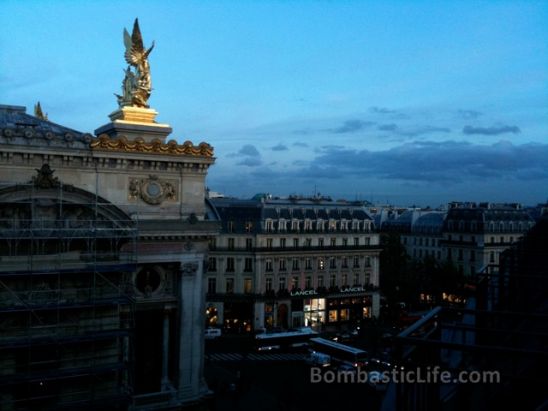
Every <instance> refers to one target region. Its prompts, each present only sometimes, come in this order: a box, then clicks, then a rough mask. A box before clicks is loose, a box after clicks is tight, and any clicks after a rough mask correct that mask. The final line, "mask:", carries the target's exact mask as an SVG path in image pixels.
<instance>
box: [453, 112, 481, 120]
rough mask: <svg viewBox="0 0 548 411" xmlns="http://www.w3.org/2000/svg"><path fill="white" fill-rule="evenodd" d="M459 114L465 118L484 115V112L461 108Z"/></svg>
mask: <svg viewBox="0 0 548 411" xmlns="http://www.w3.org/2000/svg"><path fill="white" fill-rule="evenodd" d="M458 114H459V115H460V116H461V117H462V118H464V119H467V120H469V119H475V118H478V117H479V116H481V115H483V113H481V112H479V111H476V110H459V111H458Z"/></svg>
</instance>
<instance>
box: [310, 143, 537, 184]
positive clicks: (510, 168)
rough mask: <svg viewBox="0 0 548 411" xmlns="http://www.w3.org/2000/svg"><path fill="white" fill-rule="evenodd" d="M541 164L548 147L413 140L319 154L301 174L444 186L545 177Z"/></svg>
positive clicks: (338, 149)
mask: <svg viewBox="0 0 548 411" xmlns="http://www.w3.org/2000/svg"><path fill="white" fill-rule="evenodd" d="M547 163H548V144H533V143H529V144H522V145H513V144H512V143H510V142H505V141H501V142H498V143H495V144H492V145H478V144H472V143H468V142H455V141H446V142H433V141H425V142H421V141H415V142H412V143H407V144H403V145H400V146H397V147H394V148H391V149H389V150H385V151H376V152H373V151H368V150H362V151H358V150H354V149H350V148H328V149H324V150H323V152H322V153H321V154H320V155H319V156H317V157H316V158H315V159H314V160H313V161H312V163H311V165H310V167H309V168H307V169H305V170H302V171H301V173H303V174H304V175H307V174H314V173H318V175H322V176H325V175H327V174H329V173H331V172H335V173H336V174H335V176H340V177H344V176H345V175H355V176H375V177H380V178H387V179H400V180H406V181H429V182H444V183H447V184H450V183H456V182H459V181H464V180H470V179H471V178H472V179H474V178H475V179H485V178H515V179H523V180H527V179H530V178H536V179H543V178H548V170H547V169H546V166H545V164H547ZM334 170H335V171H334ZM332 177H333V176H332Z"/></svg>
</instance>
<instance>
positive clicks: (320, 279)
mask: <svg viewBox="0 0 548 411" xmlns="http://www.w3.org/2000/svg"><path fill="white" fill-rule="evenodd" d="M323 286H324V285H323V275H319V276H318V288H319V287H323Z"/></svg>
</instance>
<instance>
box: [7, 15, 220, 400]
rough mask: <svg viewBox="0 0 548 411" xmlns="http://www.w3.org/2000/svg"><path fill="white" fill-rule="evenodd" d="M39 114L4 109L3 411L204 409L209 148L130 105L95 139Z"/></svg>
mask: <svg viewBox="0 0 548 411" xmlns="http://www.w3.org/2000/svg"><path fill="white" fill-rule="evenodd" d="M136 26H137V25H136ZM137 31H138V26H137ZM136 39H137V40H139V39H140V33H139V36H136V34H135V29H134V33H133V36H132V39H130V40H129V42H130V43H131V41H134V42H135V41H136ZM127 44H128V43H127V42H126V46H127ZM130 45H131V44H130ZM141 46H142V39H141ZM132 50H135V47H133V49H132ZM148 53H150V49H149V50H148V51H147V54H146V55H148ZM145 57H146V56H145ZM126 58H127V53H126ZM139 64H141V66H140V70H141V71H140V72H137V74H136V75H137V76H142V75H143V67H145V68H146V67H148V63H147V64H146V65H145V64H144V63H142V62H141V63H139ZM128 72H129V69H128V70H127V71H126V80H127V79H128V78H131V79H133V78H135V76H136V75H135V74H131V73H130V74H128ZM131 76H133V77H131ZM126 80H125V83H128V84H129V82H127V81H126ZM135 84H139V87H141V88H142V82H140V83H139V82H136V83H135ZM148 85H149V86H150V78H148ZM125 86H127V87H130V86H131V84H129V85H127V84H126V85H125ZM138 91H139V90H138ZM145 91H146V90H145ZM149 91H150V90H149ZM148 94H149V93H148ZM148 94H147V93H146V92H143V93H141V94H140V96H139V99H137V100H136V101H139V102H145V103H146V98H147V97H148ZM124 95H125V96H130V97H131V96H132V95H136V91H135V90H133V89H131V88H129V89H126V90H124ZM143 104H144V103H143ZM36 114H37V116H32V115H29V114H27V113H26V111H25V108H24V107H18V106H5V105H4V106H0V312H1V314H0V409H2V410H26V409H40V410H47V409H55V410H58V409H69V410H73V409H101V410H106V409H116V410H127V409H131V410H141V409H142V410H144V409H176V408H180V407H181V406H184V405H187V404H191V403H193V402H195V401H197V400H200V399H201V398H202V397H203V396H204V395H205V394H206V393H207V391H208V390H207V386H206V384H205V381H204V378H203V347H204V346H203V334H204V330H203V328H204V322H203V313H204V311H205V301H204V293H203V287H204V286H203V280H202V276H203V270H204V260H206V258H207V250H208V242H209V240H210V239H211V238H212V236H214V235H215V234H216V232H217V231H218V226H217V224H218V223H217V222H215V221H211V220H208V221H206V219H205V215H206V214H207V212H206V211H207V210H206V203H205V198H204V194H205V189H204V180H205V177H206V174H207V170H208V168H209V166H211V165H212V164H213V162H214V158H213V149H212V147H211V146H209V145H208V144H206V143H201V144H199V145H198V146H195V145H193V144H192V143H190V142H188V141H187V142H185V143H184V144H178V143H177V142H175V141H174V140H171V141H167V142H166V137H167V136H168V135H169V133H170V132H171V128H170V127H169V126H168V125H166V124H159V123H156V122H155V121H154V118H155V115H156V114H157V113H156V112H155V111H154V110H152V109H149V108H148V107H139V106H134V105H131V102H129V103H127V102H124V104H120V109H119V110H117V111H115V112H114V113H112V114H111V115H110V118H111V121H110V122H109V123H108V124H106V125H104V126H102V127H100V128H99V129H97V130H96V135H97V136H94V135H91V134H85V133H81V132H78V131H75V130H72V129H69V128H66V127H63V126H60V125H58V124H55V123H53V122H50V121H48V120H46V118H45V116H43V115H41V113H38V112H37V113H36Z"/></svg>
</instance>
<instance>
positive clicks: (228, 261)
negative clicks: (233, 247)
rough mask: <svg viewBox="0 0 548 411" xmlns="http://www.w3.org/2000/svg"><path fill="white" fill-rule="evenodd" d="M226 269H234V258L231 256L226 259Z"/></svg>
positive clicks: (230, 270)
mask: <svg viewBox="0 0 548 411" xmlns="http://www.w3.org/2000/svg"><path fill="white" fill-rule="evenodd" d="M226 271H228V272H232V271H234V258H233V257H228V258H227V259H226Z"/></svg>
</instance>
